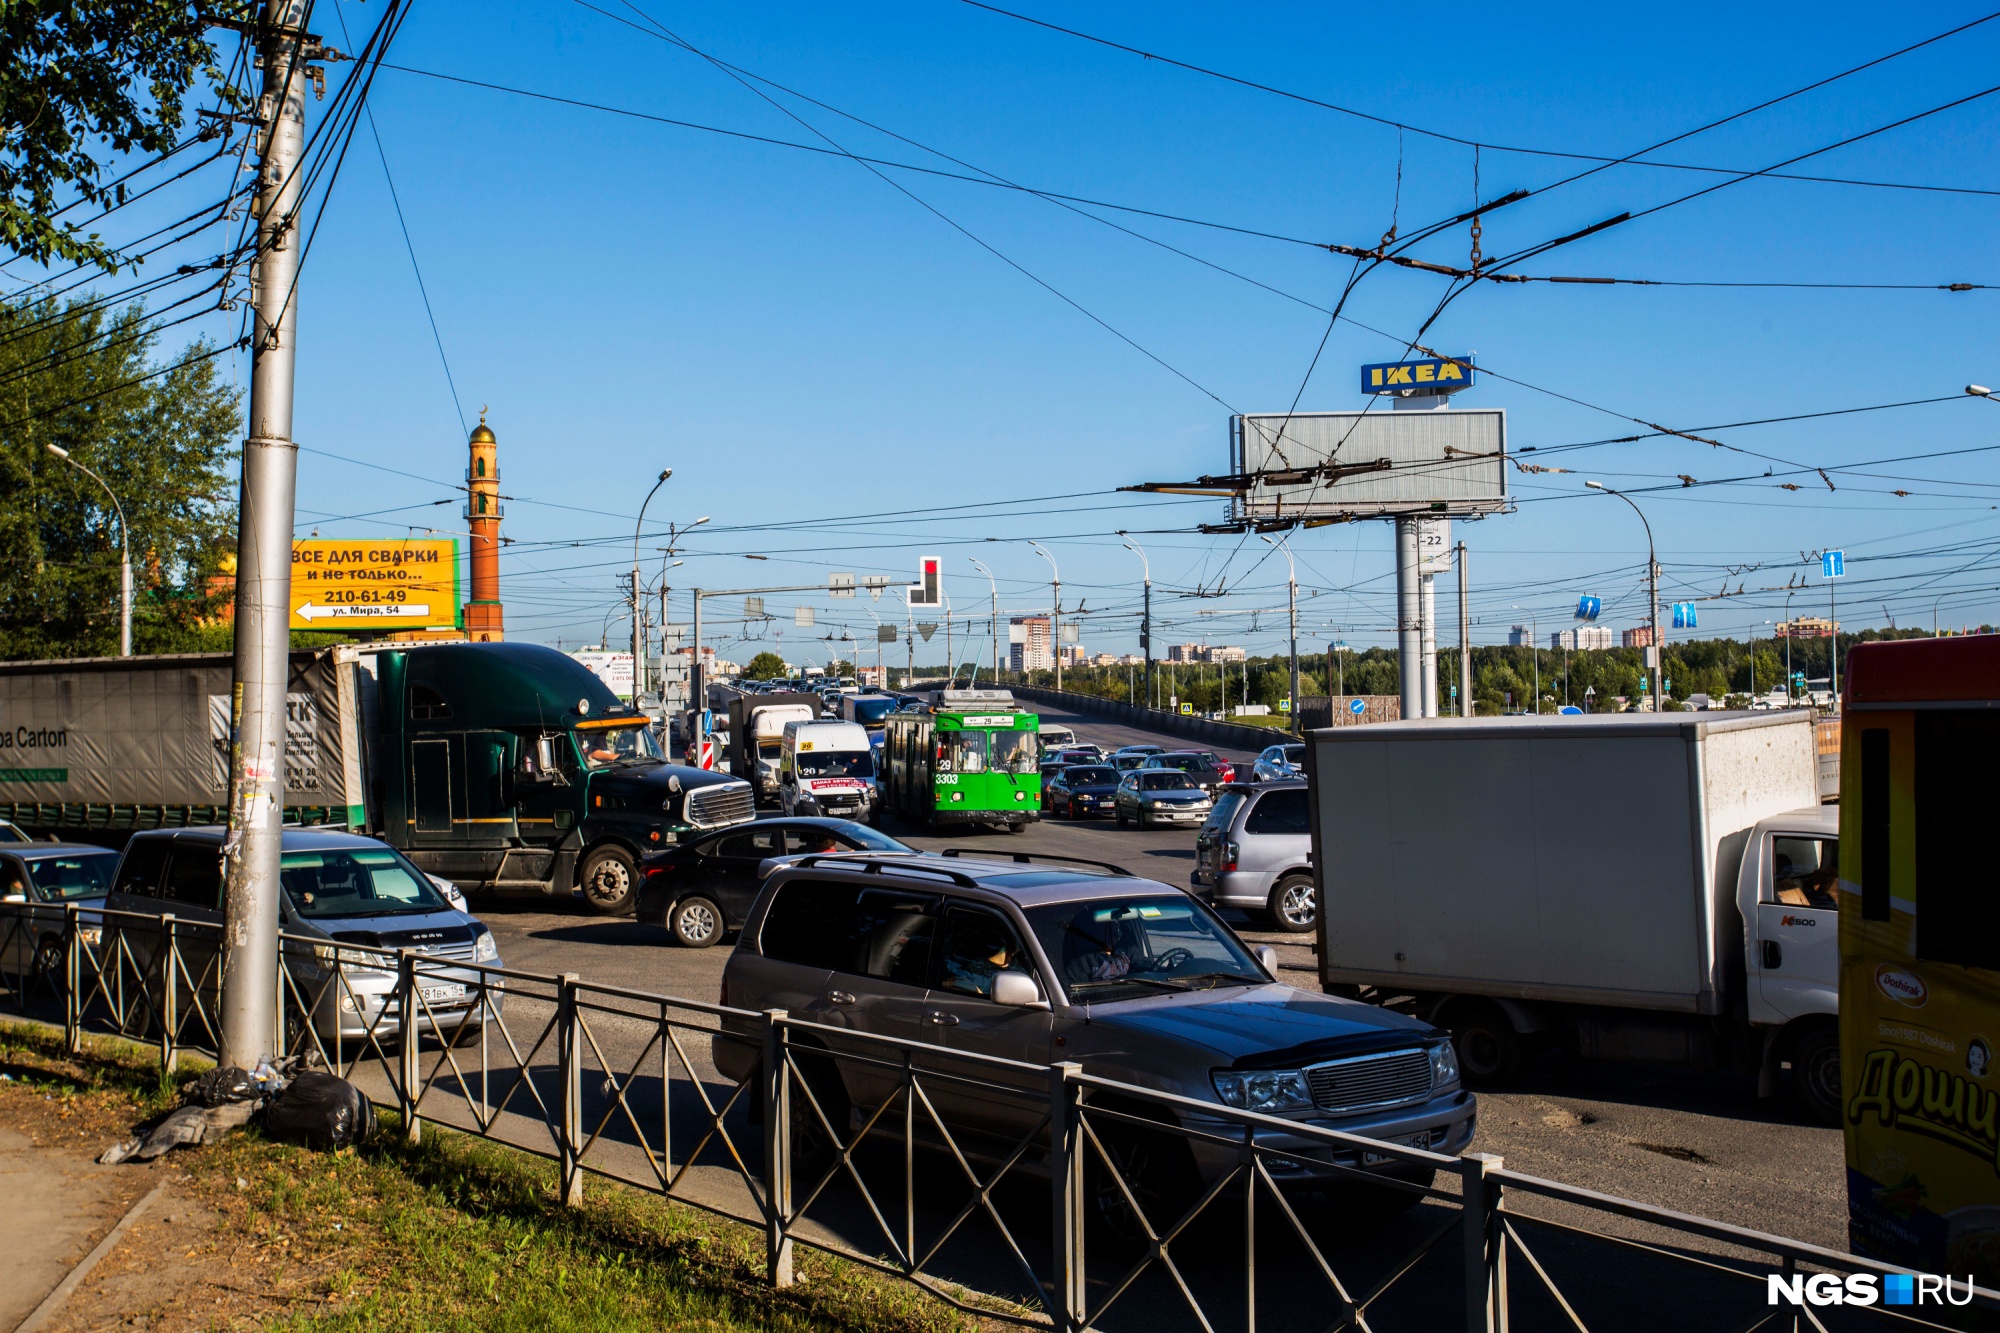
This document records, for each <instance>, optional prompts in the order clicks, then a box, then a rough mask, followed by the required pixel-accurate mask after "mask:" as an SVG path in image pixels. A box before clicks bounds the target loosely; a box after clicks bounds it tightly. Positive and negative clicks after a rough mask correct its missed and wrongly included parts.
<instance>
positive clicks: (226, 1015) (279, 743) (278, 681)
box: [221, 0, 320, 1069]
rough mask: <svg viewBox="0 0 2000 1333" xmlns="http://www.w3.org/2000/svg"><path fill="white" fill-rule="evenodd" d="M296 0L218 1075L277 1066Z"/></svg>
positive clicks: (295, 264)
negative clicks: (273, 1060) (223, 1070)
mask: <svg viewBox="0 0 2000 1333" xmlns="http://www.w3.org/2000/svg"><path fill="white" fill-rule="evenodd" d="M304 8H305V0H265V3H264V5H263V11H262V14H261V16H260V18H259V20H258V24H257V45H258V50H259V52H260V54H261V55H262V57H263V64H264V86H263V90H262V92H263V95H262V97H261V98H260V99H259V101H258V104H257V117H258V120H259V122H260V147H261V150H262V157H261V160H260V161H259V163H258V169H257V201H256V217H257V254H256V258H255V260H254V261H253V264H252V266H251V271H250V272H251V307H252V313H253V328H252V334H253V337H252V342H251V363H250V367H251V368H250V415H249V421H248V426H249V430H248V435H247V438H246V439H245V441H244V445H243V483H242V494H241V497H240V507H239V511H238V521H237V535H236V661H235V666H234V670H233V676H234V680H233V682H232V686H233V688H232V689H231V700H230V712H231V736H230V753H229V835H228V838H227V840H226V841H225V842H224V844H223V853H224V855H225V856H226V858H227V872H226V873H227V880H226V883H227V885H228V890H227V895H226V899H225V903H224V912H223V940H222V1004H221V1008H222V1050H221V1057H222V1061H221V1062H222V1063H223V1064H224V1065H236V1066H238V1067H240V1068H244V1069H253V1068H255V1067H256V1065H257V1063H258V1061H259V1060H260V1059H262V1058H263V1057H265V1056H271V1055H276V1054H277V1053H278V1052H277V1045H276V1041H275V1037H276V1033H275V1030H274V1027H273V1024H274V1023H275V1021H276V1018H277V1009H278V892H279V888H278V854H279V845H280V841H281V839H282V838H283V836H284V819H285V814H284V806H285V685H286V676H287V666H288V661H287V658H288V656H289V654H288V649H289V648H290V644H291V628H290V626H291V616H290V613H289V607H288V605H287V603H288V601H289V599H290V596H291V588H292V502H293V498H294V495H295V493H296V490H297V483H298V447H297V446H296V445H295V444H293V443H292V377H293V370H294V367H295V362H296V360H297V354H298V342H297V330H298V310H299V307H298V281H299V252H300V246H301V244H302V243H303V238H302V237H301V235H300V233H299V228H298V221H299V203H300V197H301V184H302V181H303V173H302V172H301V171H300V169H299V168H300V161H299V159H300V157H301V155H302V153H303V150H304V145H305V88H306V80H307V78H308V77H309V75H308V72H307V69H306V61H307V60H308V59H312V58H315V57H317V56H319V55H320V49H319V43H318V41H317V39H315V38H313V37H311V36H310V35H309V34H308V33H306V32H305V30H304V28H303V27H302V26H301V23H302V16H303V12H304Z"/></svg>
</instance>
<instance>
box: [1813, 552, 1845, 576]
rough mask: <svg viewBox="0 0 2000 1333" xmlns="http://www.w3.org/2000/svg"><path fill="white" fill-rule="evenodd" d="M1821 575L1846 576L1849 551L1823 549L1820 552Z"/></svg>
mask: <svg viewBox="0 0 2000 1333" xmlns="http://www.w3.org/2000/svg"><path fill="white" fill-rule="evenodd" d="M1819 576H1820V577H1821V578H1823V579H1844V578H1846V577H1847V552H1845V551H1821V552H1820V553H1819Z"/></svg>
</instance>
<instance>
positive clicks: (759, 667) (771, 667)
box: [743, 653, 789, 680]
mask: <svg viewBox="0 0 2000 1333" xmlns="http://www.w3.org/2000/svg"><path fill="white" fill-rule="evenodd" d="M743 674H744V675H745V676H746V677H748V678H749V679H751V680H778V679H780V678H781V677H783V676H786V675H788V674H789V673H788V672H787V671H786V670H785V659H784V658H782V657H780V656H778V655H777V654H776V653H758V654H757V655H756V656H755V657H753V658H751V659H750V665H749V666H747V667H745V668H743Z"/></svg>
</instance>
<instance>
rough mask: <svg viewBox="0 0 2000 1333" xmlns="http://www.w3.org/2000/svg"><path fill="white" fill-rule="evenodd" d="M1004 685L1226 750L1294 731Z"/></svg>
mask: <svg viewBox="0 0 2000 1333" xmlns="http://www.w3.org/2000/svg"><path fill="white" fill-rule="evenodd" d="M1002 688H1003V689H1009V690H1012V691H1013V692H1014V697H1015V698H1017V699H1028V700H1032V701H1034V702H1036V703H1045V704H1055V705H1056V706H1057V707H1059V708H1069V709H1073V710H1075V711H1076V712H1079V713H1087V714H1090V715H1091V716H1093V717H1101V718H1104V719H1105V720H1106V721H1110V722H1127V723H1130V724H1131V725H1133V726H1135V727H1144V728H1146V729H1147V730H1148V731H1158V732H1163V733H1165V734H1166V735H1169V736H1179V737H1181V738H1182V739H1183V740H1188V741H1195V742H1199V743H1200V744H1202V745H1208V746H1213V747H1217V748H1221V749H1225V750H1248V751H1249V752H1250V753H1252V754H1256V753H1257V752H1258V751H1260V750H1262V749H1263V748H1264V747H1265V746H1267V745H1276V744H1277V743H1278V742H1280V741H1282V740H1285V739H1287V738H1288V737H1289V736H1290V734H1291V733H1289V732H1286V731H1280V730H1279V729H1278V728H1276V727H1242V726H1237V725H1236V724H1235V723H1233V722H1210V721H1209V720H1208V719H1207V718H1205V717H1189V716H1187V715H1185V714H1181V713H1169V712H1167V711H1166V710H1164V709H1159V708H1144V707H1141V706H1140V705H1138V704H1128V703H1121V702H1120V701H1118V700H1116V699H1100V698H1098V697H1097V696H1096V695H1094V694H1078V693H1076V692H1075V691H1074V690H1050V689H1044V688H1042V687H1041V686H1039V685H1015V684H1012V683H1009V684H1007V685H1004V686H1002Z"/></svg>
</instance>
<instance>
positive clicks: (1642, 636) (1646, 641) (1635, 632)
mask: <svg viewBox="0 0 2000 1333" xmlns="http://www.w3.org/2000/svg"><path fill="white" fill-rule="evenodd" d="M1618 642H1619V643H1620V644H1621V645H1623V646H1624V647H1627V648H1651V647H1652V646H1653V627H1652V626H1651V625H1634V626H1633V627H1632V628H1631V629H1628V630H1620V631H1619V632H1618Z"/></svg>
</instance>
